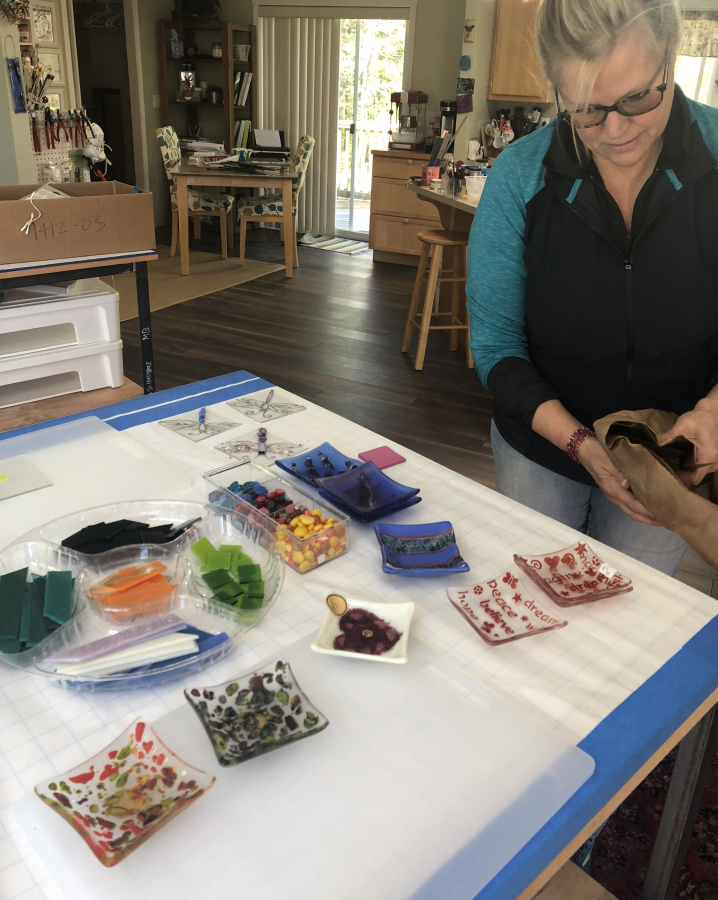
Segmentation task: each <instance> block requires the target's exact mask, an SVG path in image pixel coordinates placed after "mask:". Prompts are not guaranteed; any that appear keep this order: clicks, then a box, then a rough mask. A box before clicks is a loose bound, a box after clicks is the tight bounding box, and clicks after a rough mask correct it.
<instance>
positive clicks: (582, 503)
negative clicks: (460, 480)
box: [491, 422, 686, 575]
mask: <svg viewBox="0 0 718 900" xmlns="http://www.w3.org/2000/svg"><path fill="white" fill-rule="evenodd" d="M491 446H492V448H493V453H494V466H495V469H496V489H497V490H498V491H499V493H501V494H504V495H505V496H507V497H511V499H512V500H517V501H518V502H519V503H523V504H524V506H528V507H530V508H531V509H535V510H536V511H537V512H541V513H543V514H544V515H546V516H549V517H550V518H552V519H555V520H556V521H557V522H562V523H563V524H564V525H569V526H570V527H571V528H575V529H576V531H581V532H582V533H583V534H585V535H587V536H588V537H593V538H595V539H596V540H597V541H601V542H602V543H604V544H607V545H608V546H609V547H614V548H615V549H616V550H620V551H621V552H622V553H625V554H626V555H627V556H632V557H633V558H634V559H638V560H640V561H641V562H644V563H646V564H647V565H649V566H652V567H653V568H654V569H658V571H659V572H665V573H666V575H673V574H674V573H675V571H676V570H677V569H678V566H679V565H680V563H681V559H682V558H683V554H684V553H685V550H686V542H685V541H684V540H683V538H681V537H679V536H678V535H677V534H675V533H674V532H673V531H668V530H667V529H666V528H656V527H655V526H654V525H644V524H643V523H642V522H634V521H633V519H631V518H630V516H627V515H626V513H624V512H623V511H622V510H621V509H619V508H618V507H617V506H616V504H615V503H612V502H611V501H610V500H609V499H608V497H606V495H605V494H604V493H603V491H602V490H601V489H600V488H598V487H589V486H588V485H586V484H580V483H579V482H578V481H571V479H570V478H565V477H564V476H563V475H557V474H556V473H555V472H552V471H551V470H550V469H545V468H544V467H543V466H540V465H538V463H535V462H531V460H530V459H526V457H525V456H522V455H521V454H520V453H519V452H518V451H517V450H514V448H513V447H510V446H509V445H508V444H507V443H506V441H505V440H504V439H503V438H502V437H501V435H500V434H499V430H498V428H497V427H496V426H495V425H494V423H493V422H492V423H491Z"/></svg>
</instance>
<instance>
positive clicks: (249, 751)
mask: <svg viewBox="0 0 718 900" xmlns="http://www.w3.org/2000/svg"><path fill="white" fill-rule="evenodd" d="M184 693H185V697H186V698H187V701H188V702H189V703H190V705H191V706H192V709H194V711H195V713H196V714H197V716H198V717H199V719H200V721H201V722H202V725H203V726H204V729H205V731H206V732H207V736H208V737H209V739H210V741H211V742H212V747H213V748H214V752H215V755H216V756H217V760H218V761H219V764H220V765H221V766H236V765H237V764H238V763H241V762H245V761H246V760H248V759H253V758H254V757H255V756H261V755H262V754H264V753H269V752H270V751H272V750H276V749H277V748H279V747H284V746H286V745H287V744H293V743H295V742H296V741H299V740H301V739H302V738H305V737H310V736H311V735H313V734H318V733H319V732H320V731H323V730H324V729H325V728H326V727H327V725H328V724H329V720H328V719H327V718H326V716H324V715H323V714H322V713H321V712H320V711H319V710H318V709H317V708H316V707H315V706H314V705H313V704H312V703H311V702H310V701H309V698H308V697H307V696H306V694H305V693H304V692H303V691H302V689H301V688H300V687H299V685H298V684H297V681H296V678H295V677H294V675H293V673H292V670H291V668H290V666H289V663H288V662H287V661H286V660H284V659H279V660H277V662H276V663H274V664H272V665H270V666H268V667H267V669H265V670H263V671H258V672H252V673H250V674H249V675H242V676H240V677H239V678H235V679H234V680H233V681H229V682H227V683H226V684H220V685H216V686H213V687H191V688H186V689H185V692H184Z"/></svg>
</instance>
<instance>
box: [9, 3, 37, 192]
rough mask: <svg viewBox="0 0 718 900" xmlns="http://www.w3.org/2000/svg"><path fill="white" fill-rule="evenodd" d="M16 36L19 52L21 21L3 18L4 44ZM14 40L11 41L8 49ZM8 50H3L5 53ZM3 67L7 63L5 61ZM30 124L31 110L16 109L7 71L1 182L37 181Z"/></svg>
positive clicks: (20, 182)
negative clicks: (18, 29)
mask: <svg viewBox="0 0 718 900" xmlns="http://www.w3.org/2000/svg"><path fill="white" fill-rule="evenodd" d="M7 37H12V39H13V40H14V42H15V48H16V52H17V54H18V56H19V55H20V43H19V41H20V36H19V35H18V31H17V25H11V24H10V23H9V22H7V21H5V19H0V46H2V47H5V39H6V38H7ZM10 46H11V42H10V41H9V40H8V41H7V48H8V52H9V51H10ZM4 55H5V53H4V52H3V56H4ZM3 68H5V63H4V61H3ZM30 150H31V144H30V127H29V124H28V118H27V113H16V112H15V109H14V106H13V101H12V95H11V91H10V79H9V78H8V76H7V72H4V73H3V75H2V77H0V184H35V182H37V170H36V168H35V160H34V157H33V155H32V153H31V152H30Z"/></svg>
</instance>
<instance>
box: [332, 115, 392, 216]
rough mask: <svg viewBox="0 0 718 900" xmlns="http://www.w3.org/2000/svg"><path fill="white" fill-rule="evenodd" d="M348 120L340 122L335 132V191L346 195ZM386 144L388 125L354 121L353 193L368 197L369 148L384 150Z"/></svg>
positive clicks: (349, 153)
mask: <svg viewBox="0 0 718 900" xmlns="http://www.w3.org/2000/svg"><path fill="white" fill-rule="evenodd" d="M351 124H352V123H351V122H345V121H340V122H339V130H338V134H337V193H338V194H339V196H349V190H350V187H351V161H352V136H351V132H350V129H351ZM388 147H389V133H388V128H381V127H380V126H379V124H378V123H377V122H357V124H356V172H355V176H354V196H355V197H358V198H360V199H368V198H369V197H370V195H371V161H372V155H371V151H372V150H387V149H388Z"/></svg>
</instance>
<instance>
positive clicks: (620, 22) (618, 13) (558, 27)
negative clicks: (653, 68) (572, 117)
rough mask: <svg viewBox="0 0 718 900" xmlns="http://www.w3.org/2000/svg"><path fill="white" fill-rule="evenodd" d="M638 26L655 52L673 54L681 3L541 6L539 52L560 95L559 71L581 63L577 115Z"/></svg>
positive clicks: (600, 1) (591, 1) (548, 1)
mask: <svg viewBox="0 0 718 900" xmlns="http://www.w3.org/2000/svg"><path fill="white" fill-rule="evenodd" d="M635 26H640V27H642V28H643V29H644V31H645V34H646V36H647V38H648V39H649V40H650V41H651V42H652V43H653V44H654V45H655V47H656V48H660V49H661V50H664V49H665V48H667V49H668V52H669V53H673V52H674V51H675V50H676V48H677V46H678V42H679V40H680V30H681V12H680V7H679V4H678V0H542V3H541V6H540V7H539V11H538V16H537V19H536V47H537V50H538V55H539V59H540V60H541V65H542V66H543V70H544V73H545V74H546V77H547V78H548V80H549V81H550V82H551V86H552V87H553V88H554V90H559V87H560V76H561V69H562V68H563V66H564V64H565V63H566V62H568V61H569V60H574V59H578V60H580V61H581V62H583V64H584V65H583V66H582V71H581V74H580V77H579V82H578V97H576V98H575V99H574V104H572V105H574V110H575V109H581V108H583V107H584V106H586V105H587V104H588V98H589V97H590V96H591V92H592V91H593V85H594V83H595V81H596V78H597V76H598V73H599V71H600V70H601V67H602V66H603V64H604V63H605V61H606V59H607V58H608V57H609V56H610V55H611V53H612V52H613V50H614V49H615V47H616V45H617V44H618V42H619V41H620V39H621V38H622V37H623V36H624V34H625V33H626V32H627V31H628V30H629V29H631V28H633V27H635Z"/></svg>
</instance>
